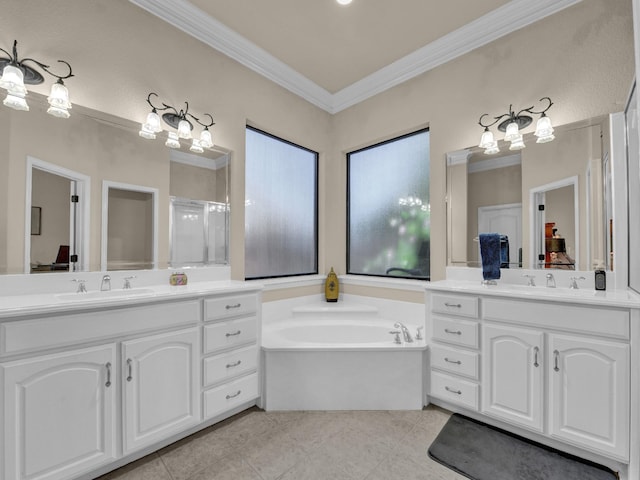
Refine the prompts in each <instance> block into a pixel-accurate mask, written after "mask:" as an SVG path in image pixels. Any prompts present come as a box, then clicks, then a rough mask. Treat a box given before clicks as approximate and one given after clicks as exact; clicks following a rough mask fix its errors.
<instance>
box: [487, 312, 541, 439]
mask: <svg viewBox="0 0 640 480" xmlns="http://www.w3.org/2000/svg"><path fill="white" fill-rule="evenodd" d="M482 328H483V330H482V332H483V340H482V361H483V368H482V411H483V412H484V413H486V414H487V415H491V416H493V417H497V418H500V419H503V420H505V421H508V422H509V423H512V424H515V425H519V426H522V427H526V428H528V429H530V430H534V431H537V432H542V429H543V415H542V404H543V403H542V401H543V398H544V396H543V389H542V379H543V374H542V368H543V365H542V361H543V357H542V348H543V345H544V343H543V341H544V336H543V333H542V332H540V331H537V330H528V329H524V328H517V327H508V326H498V325H486V324H485V325H483V327H482Z"/></svg>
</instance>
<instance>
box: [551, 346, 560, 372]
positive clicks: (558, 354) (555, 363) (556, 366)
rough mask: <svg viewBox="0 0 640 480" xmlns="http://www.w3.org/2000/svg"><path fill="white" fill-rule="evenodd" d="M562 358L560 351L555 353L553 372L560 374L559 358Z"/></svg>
mask: <svg viewBox="0 0 640 480" xmlns="http://www.w3.org/2000/svg"><path fill="white" fill-rule="evenodd" d="M559 356H560V352H559V351H558V350H554V351H553V371H554V372H559V371H560V368H558V357H559Z"/></svg>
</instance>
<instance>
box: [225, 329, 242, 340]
mask: <svg viewBox="0 0 640 480" xmlns="http://www.w3.org/2000/svg"><path fill="white" fill-rule="evenodd" d="M241 333H242V330H238V331H237V332H235V333H227V334H226V335H225V337H227V338H229V337H235V336H237V335H240V334H241Z"/></svg>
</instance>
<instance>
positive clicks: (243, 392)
mask: <svg viewBox="0 0 640 480" xmlns="http://www.w3.org/2000/svg"><path fill="white" fill-rule="evenodd" d="M202 395H203V402H202V403H203V405H204V418H205V419H207V418H211V417H215V416H216V415H220V414H222V413H224V412H226V411H227V410H230V409H232V408H233V407H236V406H238V405H242V404H243V403H245V402H249V401H251V400H255V399H256V398H258V397H259V396H260V395H259V393H258V374H257V373H254V374H252V375H248V376H246V377H242V378H239V379H238V380H235V381H233V382H229V383H227V384H225V385H221V386H219V387H216V388H212V389H211V390H207V391H206V392H204V393H203V394H202Z"/></svg>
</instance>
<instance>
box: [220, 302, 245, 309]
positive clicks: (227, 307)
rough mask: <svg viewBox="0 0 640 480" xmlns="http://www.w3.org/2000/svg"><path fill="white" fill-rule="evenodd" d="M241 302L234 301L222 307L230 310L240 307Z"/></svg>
mask: <svg viewBox="0 0 640 480" xmlns="http://www.w3.org/2000/svg"><path fill="white" fill-rule="evenodd" d="M240 305H242V304H241V303H236V304H235V305H227V306H226V307H224V308H225V309H226V310H231V309H232V308H240Z"/></svg>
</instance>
